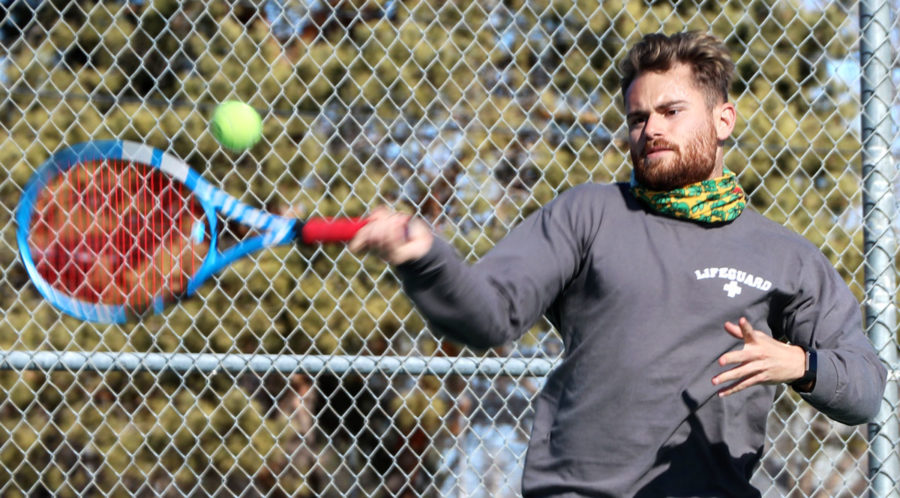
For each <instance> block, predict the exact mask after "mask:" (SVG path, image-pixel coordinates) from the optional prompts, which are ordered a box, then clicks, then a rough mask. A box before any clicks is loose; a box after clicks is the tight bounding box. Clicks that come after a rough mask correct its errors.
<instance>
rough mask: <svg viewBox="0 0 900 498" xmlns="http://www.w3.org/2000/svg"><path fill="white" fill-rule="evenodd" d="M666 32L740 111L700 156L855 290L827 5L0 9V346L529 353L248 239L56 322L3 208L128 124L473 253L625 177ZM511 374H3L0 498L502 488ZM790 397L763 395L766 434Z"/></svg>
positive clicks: (304, 255) (530, 390) (852, 158)
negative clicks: (716, 39)
mask: <svg viewBox="0 0 900 498" xmlns="http://www.w3.org/2000/svg"><path fill="white" fill-rule="evenodd" d="M684 29H696V30H702V31H710V32H712V33H714V34H717V35H719V36H721V37H723V38H724V39H725V40H726V41H727V44H728V46H729V48H730V49H731V52H732V54H733V55H734V57H735V60H736V62H737V66H738V78H737V81H736V82H735V84H734V87H733V89H732V90H733V91H732V97H733V99H734V101H735V103H736V105H737V108H738V111H739V114H740V116H741V120H740V122H739V125H738V129H737V130H736V133H735V135H734V140H733V142H732V143H731V144H729V152H728V154H727V156H726V162H727V165H728V167H729V168H731V169H732V170H734V171H736V172H738V173H739V175H740V181H741V183H742V185H743V186H744V187H745V189H746V190H747V191H748V192H749V193H750V198H751V201H752V205H753V206H754V207H755V208H756V209H757V210H759V211H762V212H763V213H765V214H766V215H768V216H769V217H771V218H773V219H775V220H776V221H778V222H780V223H783V224H785V225H787V226H789V227H791V228H793V229H794V230H796V231H798V232H800V233H802V234H803V235H804V236H806V237H807V238H809V239H810V240H811V241H812V242H813V243H815V244H816V245H817V246H819V247H821V248H823V250H824V251H825V252H826V254H827V255H828V256H829V257H830V258H831V259H832V261H833V262H834V263H835V264H836V266H837V267H838V268H839V269H840V271H841V272H842V274H843V275H844V276H845V278H846V279H847V280H848V282H850V283H851V287H852V289H853V290H854V292H856V294H857V295H858V297H860V298H861V297H862V294H863V291H862V289H863V287H862V272H863V270H862V264H861V263H862V253H861V248H862V243H861V234H862V231H861V227H860V223H861V213H860V198H859V194H858V192H859V174H858V169H859V162H860V158H859V155H858V154H859V140H860V139H859V124H858V113H859V97H858V93H857V90H856V85H857V82H856V81H855V80H854V79H853V78H854V77H855V76H854V73H853V67H854V66H853V65H854V64H857V65H858V62H856V57H857V55H856V53H855V51H856V50H857V37H858V32H857V21H856V16H855V7H853V6H852V5H850V4H849V3H848V2H833V3H832V2H809V1H801V0H748V1H728V2H721V3H717V2H705V1H703V2H701V1H683V2H645V1H634V0H618V1H606V2H600V1H599V0H594V1H589V0H503V1H501V0H486V1H481V2H474V1H462V0H454V1H444V0H441V1H437V0H421V1H419V0H415V1H414V0H393V1H391V0H380V1H375V0H368V1H367V0H342V1H338V0H295V1H291V0H271V1H258V2H246V1H215V0H208V1H196V2H177V1H165V0H157V1H152V0H145V1H61V0H53V1H50V0H48V1H39V0H27V1H26V0H4V1H2V2H0V36H2V40H0V92H2V101H0V165H2V167H3V168H5V170H6V176H5V178H4V179H3V180H2V181H0V189H2V196H0V206H2V208H0V226H2V227H3V231H2V242H3V244H4V247H5V250H3V251H0V271H2V286H0V302H2V309H3V316H2V318H0V349H5V350H28V351H30V350H47V349H50V350H58V351H74V352H94V351H113V352H117V351H126V352H127V351H137V352H161V353H171V352H185V353H201V352H203V353H250V354H253V353H259V354H300V355H303V354H319V355H332V354H339V355H432V356H443V355H449V356H457V355H487V356H509V355H514V356H526V357H542V358H555V357H556V356H557V355H558V354H559V348H560V344H559V341H558V340H557V339H556V337H555V336H554V334H553V332H552V331H551V330H550V327H549V325H548V324H546V323H541V324H539V325H537V326H536V327H534V329H533V330H532V332H530V333H529V334H528V336H527V337H526V338H525V339H524V340H523V341H521V343H519V344H517V345H515V346H510V347H508V348H500V349H497V350H494V351H488V352H475V351H470V350H467V349H464V348H460V347H459V346H457V345H455V344H452V343H448V342H444V341H441V340H440V338H436V337H434V336H432V335H431V334H430V333H429V332H428V331H427V329H426V327H425V324H424V322H423V320H422V319H421V317H419V316H418V315H417V314H416V313H415V311H414V310H413V309H412V308H411V305H410V303H409V302H408V301H407V300H406V298H405V297H403V295H402V293H401V292H400V289H399V286H398V284H397V281H396V279H395V278H394V277H393V276H392V274H391V271H390V269H389V268H387V267H385V266H384V265H383V264H380V263H378V262H377V261H374V260H373V259H365V258H364V259H360V258H357V257H355V256H353V255H351V254H349V253H347V252H346V251H345V250H343V249H342V248H340V247H322V248H303V249H294V248H283V249H278V250H275V251H268V252H266V253H262V254H258V255H255V256H254V257H251V258H249V259H247V260H244V261H242V262H240V263H238V264H236V265H234V266H233V267H232V268H230V269H228V270H227V271H225V272H223V273H222V274H221V275H219V276H218V278H217V279H216V281H215V282H213V283H211V284H209V285H207V286H205V287H204V289H203V290H202V291H201V293H200V295H199V296H198V297H195V298H192V299H189V300H187V301H184V302H182V303H180V304H178V305H176V306H174V307H172V308H171V309H169V310H168V311H166V312H165V313H164V314H162V315H158V316H154V317H150V318H148V319H145V320H142V321H141V322H138V323H133V324H129V325H126V326H97V325H94V324H86V323H81V322H79V321H77V320H75V319H72V318H70V317H67V316H65V315H62V314H60V313H59V312H57V311H56V310H55V309H54V308H52V307H51V306H50V305H48V304H47V303H45V302H43V301H42V299H41V298H40V296H39V295H38V294H37V292H36V291H35V290H34V288H32V287H31V286H30V285H29V283H28V279H27V276H26V274H25V271H24V269H23V268H22V267H21V266H20V265H19V264H18V262H17V259H16V242H15V223H14V221H13V217H14V211H15V205H16V202H17V201H18V197H19V194H20V192H21V190H22V188H23V186H24V184H25V182H26V181H27V180H28V178H29V176H30V174H31V173H32V172H33V171H34V169H35V168H36V167H37V166H39V165H40V164H41V163H42V162H43V161H44V160H46V158H47V157H48V156H49V155H50V154H52V153H53V152H54V151H56V150H58V149H59V148H61V147H64V146H66V145H71V144H74V143H77V142H81V141H85V140H91V139H108V138H119V139H128V140H134V141H138V142H145V143H148V144H150V145H152V146H155V147H158V148H161V149H164V150H166V151H168V152H170V153H172V154H175V155H177V156H179V157H181V158H183V159H184V160H186V161H187V162H188V163H189V164H190V165H191V166H192V167H193V168H194V169H196V170H198V171H199V172H200V173H201V174H203V175H204V176H205V177H206V178H207V179H209V180H211V181H212V182H213V183H214V184H216V185H218V186H220V187H222V188H224V189H225V190H226V191H228V192H229V193H231V194H232V195H234V196H236V197H238V198H240V199H241V200H243V201H244V202H247V203H249V204H251V205H256V206H260V207H265V208H267V209H269V210H273V211H278V212H284V211H287V210H288V209H289V208H291V207H293V209H295V210H296V209H299V210H301V211H302V212H303V213H305V215H310V214H322V215H361V214H363V213H365V212H366V211H367V210H368V209H370V208H371V207H373V206H375V205H379V204H389V205H393V206H396V207H399V208H401V209H405V210H408V211H410V212H416V213H419V214H420V215H422V216H424V217H425V218H427V219H428V220H429V221H430V222H431V223H432V224H433V225H434V227H435V229H436V230H437V231H438V232H439V233H441V234H442V235H444V236H445V237H447V238H448V239H449V240H451V241H452V243H453V244H454V245H455V246H456V247H457V248H458V249H459V251H460V253H461V254H463V255H465V256H466V257H467V258H470V259H473V260H474V259H476V258H477V257H478V256H479V255H481V254H483V253H484V252H485V251H486V250H487V249H489V248H490V247H491V245H492V243H493V242H494V241H496V240H498V239H499V238H500V237H502V236H503V234H504V233H506V232H507V230H508V229H509V228H510V227H511V226H513V225H514V224H516V223H517V222H519V221H520V220H521V219H522V218H523V217H524V216H526V215H527V214H528V213H530V212H531V211H533V210H534V209H536V208H537V207H538V206H540V205H542V204H544V203H546V202H547V201H549V200H550V199H552V198H553V197H554V196H555V195H557V194H558V193H559V192H561V191H563V190H565V189H567V188H569V187H571V186H573V185H577V184H580V183H584V182H588V181H596V182H607V181H613V180H619V181H621V180H626V179H627V178H628V175H629V172H630V165H629V164H628V162H627V146H626V144H625V143H624V134H623V131H624V130H623V126H622V125H623V116H622V104H621V97H620V94H619V87H618V72H617V70H616V65H615V64H616V61H618V60H619V58H620V57H621V55H622V54H623V53H624V50H626V48H627V47H628V46H630V45H631V44H632V43H633V42H635V41H636V40H637V39H638V38H639V37H640V36H641V34H642V33H647V32H653V31H660V30H662V31H665V32H675V31H680V30H684ZM856 71H857V72H858V69H857V70H856ZM226 99H238V100H243V101H246V102H248V103H250V104H251V105H253V106H254V107H256V108H257V109H259V110H260V112H261V113H262V115H263V119H264V139H263V140H262V141H261V142H260V143H258V144H257V145H256V146H254V147H253V148H252V149H251V150H249V151H247V152H245V153H241V154H235V153H231V152H228V151H226V150H224V149H222V148H221V147H220V146H219V145H218V143H217V142H216V141H215V140H214V139H213V138H212V136H211V134H210V133H209V129H208V120H209V117H210V115H211V113H212V110H213V109H214V107H215V105H216V104H217V103H219V102H221V101H223V100H226ZM232 231H233V232H235V233H234V235H235V236H242V235H243V234H242V233H240V230H238V229H236V228H232ZM538 387H539V380H535V379H510V378H497V379H463V378H460V377H458V376H451V375H448V376H421V377H413V376H405V375H400V374H382V373H377V374H367V375H361V374H353V373H351V374H346V375H333V374H317V375H307V374H304V373H296V374H292V375H280V374H269V375H259V374H256V373H252V372H245V373H240V374H237V375H232V374H224V373H215V374H203V373H199V372H196V373H189V374H183V375H179V374H175V373H164V374H159V375H157V374H152V373H148V372H112V373H92V372H88V371H61V372H36V371H29V372H25V373H22V372H16V371H0V494H3V495H4V496H16V495H44V494H54V495H60V496H70V495H76V494H79V493H84V494H90V495H95V494H96V495H99V494H141V495H144V494H146V495H150V494H165V495H175V494H179V493H184V494H189V493H190V494H198V495H217V494H225V492H226V490H227V491H230V492H234V493H243V492H248V493H250V495H267V496H281V495H290V496H318V495H339V494H346V495H351V496H356V495H358V494H359V493H363V494H366V495H370V494H374V495H394V496H397V495H404V496H406V495H408V496H418V495H419V494H426V495H428V494H431V495H434V494H461V495H468V494H475V493H477V490H478V487H479V486H480V489H481V490H482V492H483V493H484V494H485V495H487V496H500V495H504V494H514V493H515V490H516V488H517V486H518V476H517V475H516V474H515V470H516V468H517V466H519V465H521V459H522V456H523V455H522V454H521V444H522V441H523V440H524V439H525V438H526V437H527V434H528V431H529V430H530V429H529V424H530V421H529V418H528V417H529V416H530V411H529V409H528V407H527V405H528V400H529V399H530V398H531V397H532V396H533V395H534V393H535V390H536V389H537V388H538ZM795 405H796V400H795V399H794V398H792V397H791V396H790V394H788V393H785V394H783V395H782V398H781V401H780V404H779V409H778V410H777V411H776V414H775V416H776V418H777V422H778V423H777V424H775V425H776V426H777V427H778V428H779V429H778V430H780V429H781V428H784V427H786V426H787V425H789V424H788V422H787V414H789V413H790V411H791V410H792V409H793V408H794V406H795ZM478 427H481V428H483V427H488V430H487V432H488V433H487V435H483V433H481V432H477V430H476V428H478ZM505 428H509V429H510V430H511V433H509V434H507V435H506V436H504V437H507V438H508V439H505V440H501V441H500V442H501V446H505V449H503V450H502V451H501V452H504V451H505V454H506V456H507V457H510V455H511V461H512V463H511V464H509V465H508V466H506V464H503V465H501V464H499V463H498V464H495V465H494V466H491V465H490V464H487V465H486V466H485V467H484V468H482V469H475V473H476V474H478V476H479V477H478V483H477V484H476V485H474V486H476V487H474V488H470V486H472V485H471V484H469V483H468V481H467V478H468V477H467V476H470V475H471V471H467V470H465V469H463V467H464V465H463V463H459V462H463V461H464V460H465V456H466V453H469V454H470V455H469V456H471V453H473V452H479V451H484V452H487V451H488V450H489V447H491V446H492V445H493V442H495V441H496V438H498V437H501V436H499V434H501V433H503V430H505ZM478 430H482V429H478ZM803 430H805V429H803ZM472 434H479V436H477V437H475V438H474V440H472V439H471V437H470V436H471V435H472ZM787 437H788V438H790V441H791V442H795V441H794V440H795V438H796V437H797V436H796V435H790V434H789V435H788V436H787ZM842 437H843V438H844V441H843V446H842V448H845V451H844V453H845V456H844V457H843V458H848V459H849V462H850V464H849V469H850V470H848V472H850V473H851V474H852V473H853V472H857V473H858V472H862V470H860V469H859V468H858V467H860V465H859V463H858V460H859V459H860V458H861V456H860V455H861V454H862V452H863V450H864V439H862V438H861V436H860V435H859V434H858V433H855V432H852V431H851V432H848V433H847V434H845V435H844V436H842ZM465 441H470V442H471V441H474V442H472V443H471V444H472V445H473V446H469V447H467V446H465V444H469V443H464V442H465ZM847 441H850V444H847ZM775 443H776V444H774V449H773V450H772V451H771V452H770V453H768V454H767V459H766V462H767V464H766V465H764V467H763V471H762V472H763V474H764V478H765V479H767V480H768V481H774V482H775V483H776V485H778V486H782V487H784V488H785V489H791V488H792V487H793V486H806V487H810V486H811V487H812V488H811V489H815V487H816V486H820V485H822V484H821V482H819V481H817V480H816V479H809V478H806V480H805V481H804V480H802V479H800V478H799V476H800V475H801V472H799V471H796V470H795V467H793V468H792V467H790V465H791V464H794V465H798V463H797V461H796V457H797V456H796V454H795V453H792V452H791V451H790V450H783V449H781V448H780V447H779V445H778V444H777V443H778V439H777V438H776V439H775ZM473 448H475V449H473ZM846 448H850V450H846ZM815 449H816V448H813V449H811V450H810V451H809V452H808V454H805V455H801V456H803V457H804V458H809V459H812V458H817V456H816V455H819V454H822V453H815ZM814 453H815V454H814ZM492 455H493V458H495V460H496V461H500V460H499V457H498V456H497V453H494V454H492ZM825 458H831V457H830V456H827V455H826V456H825ZM802 463H803V462H800V464H802ZM461 469H462V470H461ZM785 469H787V470H785ZM852 475H854V476H855V477H854V478H853V479H857V480H858V479H859V476H857V475H856V474H852ZM491 476H493V477H491ZM491 479H494V480H493V481H492V480H491ZM853 479H849V481H848V480H845V481H844V484H841V485H843V486H851V485H852V483H853V482H857V481H855V480H853ZM847 482H850V483H851V484H846V483H847ZM770 484H771V482H770ZM779 489H781V488H779ZM473 490H474V491H473ZM835 494H836V493H835Z"/></svg>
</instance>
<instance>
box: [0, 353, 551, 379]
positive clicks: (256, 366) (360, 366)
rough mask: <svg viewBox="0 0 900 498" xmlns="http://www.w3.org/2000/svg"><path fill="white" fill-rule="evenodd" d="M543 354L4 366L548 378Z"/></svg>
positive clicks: (15, 358) (18, 356)
mask: <svg viewBox="0 0 900 498" xmlns="http://www.w3.org/2000/svg"><path fill="white" fill-rule="evenodd" d="M556 364H557V361H556V360H551V359H543V358H483V357H437V358H433V357H422V356H388V355H385V356H368V355H367V356H363V355H360V356H353V355H297V354H285V355H278V354H216V353H125V352H122V353H119V352H64V351H0V370H45V371H59V370H65V371H72V372H79V371H96V372H106V371H148V372H163V371H167V372H176V373H189V372H204V373H243V372H257V373H267V372H272V371H278V372H281V373H307V374H318V373H329V374H338V375H340V374H345V373H357V374H369V373H383V374H407V375H464V376H498V375H504V376H510V377H543V376H546V375H547V374H548V373H549V372H550V371H551V370H552V369H553V367H554V366H555V365H556Z"/></svg>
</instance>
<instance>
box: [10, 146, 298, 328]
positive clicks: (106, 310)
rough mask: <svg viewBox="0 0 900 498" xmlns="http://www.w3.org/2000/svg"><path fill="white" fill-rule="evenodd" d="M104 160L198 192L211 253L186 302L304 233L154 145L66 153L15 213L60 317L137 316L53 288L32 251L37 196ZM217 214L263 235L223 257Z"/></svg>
mask: <svg viewBox="0 0 900 498" xmlns="http://www.w3.org/2000/svg"><path fill="white" fill-rule="evenodd" d="M104 160H111V161H115V160H121V161H130V162H136V163H141V164H145V165H147V166H151V167H153V168H155V169H157V170H159V171H161V172H163V173H164V174H166V175H168V176H170V177H172V178H174V179H175V180H178V181H179V182H181V183H183V184H184V185H185V186H186V187H187V188H188V189H190V190H191V191H192V192H193V194H194V198H195V199H197V201H198V202H199V203H200V205H201V206H202V207H203V210H204V214H205V217H206V220H207V226H206V227H205V234H207V235H208V238H209V251H208V252H207V254H206V257H205V258H204V260H203V262H202V263H201V265H200V267H199V268H198V270H197V273H195V274H194V275H193V276H191V277H190V278H189V279H188V281H187V285H186V288H185V290H184V292H183V293H182V294H181V296H184V297H186V296H190V295H192V294H194V293H195V292H197V290H198V289H199V287H200V286H201V285H202V284H203V283H204V282H205V281H206V280H207V279H209V278H210V277H211V276H212V275H213V274H215V273H217V272H219V271H220V270H222V269H223V268H225V267H226V266H228V265H229V264H231V263H232V262H234V261H235V260H237V259H240V258H242V257H244V256H246V255H248V254H250V253H252V252H256V251H259V250H261V249H264V248H267V247H272V246H276V245H281V244H289V243H293V242H294V241H295V240H296V239H297V237H298V234H299V231H300V229H301V227H302V223H301V222H299V221H298V220H295V219H290V218H285V217H282V216H278V215H274V214H271V213H266V212H265V211H261V210H259V209H256V208H254V207H251V206H248V205H246V204H244V203H242V202H240V201H238V200H237V199H235V198H234V197H232V196H231V195H229V194H227V193H225V192H224V191H222V190H220V189H218V188H216V187H214V186H213V185H212V184H210V183H209V182H208V181H206V180H204V179H203V178H202V177H200V175H199V174H197V172H195V171H194V170H192V169H191V168H190V167H189V166H188V165H187V164H186V163H185V162H184V161H182V160H181V159H179V158H177V157H175V156H173V155H171V154H168V153H166V152H163V151H161V150H159V149H156V148H154V147H151V146H149V145H145V144H141V143H137V142H130V141H126V140H95V141H90V142H83V143H80V144H76V145H73V146H71V147H68V148H66V149H63V150H61V151H59V152H57V153H55V154H53V155H52V156H51V157H50V158H49V159H47V160H46V161H45V162H44V163H43V164H42V165H41V166H40V167H39V168H38V169H37V171H35V173H34V175H33V176H32V177H31V179H30V180H29V181H28V183H27V184H26V186H25V190H24V192H23V193H22V197H21V199H20V201H19V206H18V208H17V210H16V224H17V225H18V226H17V228H16V241H17V243H18V245H19V256H20V257H21V259H22V263H23V264H24V265H25V270H26V271H27V272H28V276H29V277H30V278H31V281H32V282H34V284H35V287H37V290H38V292H40V293H41V295H42V296H44V298H45V299H47V301H49V302H50V303H51V304H53V305H54V306H56V307H57V308H58V309H60V310H61V311H63V312H65V313H67V314H69V315H72V316H74V317H76V318H79V319H81V320H87V321H91V322H98V323H124V322H126V321H128V319H129V318H131V317H133V316H134V311H133V310H132V309H131V308H130V307H128V306H125V305H113V304H98V303H92V302H89V301H84V300H81V299H77V298H75V297H72V296H70V295H68V294H66V293H64V292H60V291H59V290H57V289H55V288H53V286H51V285H50V283H49V282H47V281H46V280H45V279H44V277H42V276H41V274H40V273H39V272H38V270H37V266H36V264H35V262H34V257H33V255H32V253H31V248H30V247H29V245H28V230H29V227H30V226H31V220H32V217H33V216H34V211H35V203H36V202H37V199H38V194H39V193H40V192H41V190H42V189H43V188H44V187H45V186H47V184H48V183H50V181H51V180H52V179H53V178H55V177H56V176H59V175H60V174H62V173H64V172H65V171H67V170H69V169H71V168H72V167H74V166H76V165H78V164H80V163H84V162H94V161H104ZM217 212H218V213H221V214H222V215H223V216H224V217H226V218H229V219H232V220H234V221H237V222H239V223H242V224H244V225H246V226H248V227H250V228H254V229H257V230H260V231H261V232H262V234H261V235H257V236H254V237H251V238H248V239H246V240H243V241H241V242H240V243H238V244H236V245H234V246H232V247H229V248H228V249H226V250H224V251H219V250H218V248H217V243H218V226H217V217H216V213H217ZM167 302H169V299H166V298H165V297H163V296H157V297H156V298H154V299H153V300H152V301H151V303H150V304H149V306H148V308H147V310H146V312H147V313H151V312H152V313H158V312H160V311H162V310H163V308H164V306H165V304H166V303H167Z"/></svg>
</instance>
